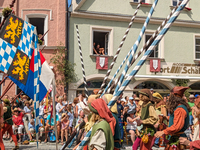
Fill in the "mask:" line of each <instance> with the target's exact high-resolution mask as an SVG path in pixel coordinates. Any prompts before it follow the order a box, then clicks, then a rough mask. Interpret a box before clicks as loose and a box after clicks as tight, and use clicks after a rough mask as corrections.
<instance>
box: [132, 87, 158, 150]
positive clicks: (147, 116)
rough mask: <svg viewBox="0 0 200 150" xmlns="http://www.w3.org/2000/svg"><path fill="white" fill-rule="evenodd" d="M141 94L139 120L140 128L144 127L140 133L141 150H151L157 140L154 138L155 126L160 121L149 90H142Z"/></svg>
mask: <svg viewBox="0 0 200 150" xmlns="http://www.w3.org/2000/svg"><path fill="white" fill-rule="evenodd" d="M139 93H140V100H142V101H143V104H142V109H141V116H140V119H138V120H137V124H138V126H140V125H142V126H143V128H142V130H141V132H140V137H141V138H142V140H141V142H140V150H150V149H151V147H152V146H153V144H154V140H155V138H154V136H153V135H154V133H155V132H156V130H155V128H154V125H155V124H156V122H157V121H158V117H157V114H156V111H155V108H154V105H153V103H154V102H153V97H152V94H151V91H150V90H149V89H142V90H141V91H139ZM134 144H135V143H134Z"/></svg>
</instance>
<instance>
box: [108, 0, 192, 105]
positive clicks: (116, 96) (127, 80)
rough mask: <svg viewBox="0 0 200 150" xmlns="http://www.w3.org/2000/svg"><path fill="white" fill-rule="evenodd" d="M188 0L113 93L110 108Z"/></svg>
mask: <svg viewBox="0 0 200 150" xmlns="http://www.w3.org/2000/svg"><path fill="white" fill-rule="evenodd" d="M188 1H189V0H184V1H183V2H182V3H181V5H180V6H179V7H178V8H177V10H176V11H175V12H174V14H173V15H172V16H171V18H170V19H169V21H168V22H167V24H166V25H165V26H164V27H163V29H162V31H161V32H160V33H159V35H158V36H157V37H156V39H155V40H154V41H153V43H152V44H151V46H150V47H149V48H148V50H147V51H146V52H145V54H144V56H143V57H142V58H141V59H140V61H139V62H138V64H137V65H136V66H135V67H134V69H133V70H132V71H131V73H130V74H129V75H128V77H127V79H126V80H125V81H124V82H123V84H122V86H121V87H120V88H119V90H118V91H117V92H116V93H115V95H114V96H113V98H112V99H111V101H110V102H109V104H108V106H109V107H111V106H113V105H114V104H115V102H116V101H117V98H118V97H119V96H120V95H121V93H122V92H123V91H124V89H125V88H126V86H127V85H128V84H129V83H130V81H131V79H132V78H133V77H134V76H135V75H136V74H137V72H138V71H139V69H140V68H141V67H142V65H143V64H144V62H145V61H146V59H147V57H148V56H149V55H150V54H151V53H152V52H153V50H154V48H155V47H156V46H157V45H158V44H159V42H160V41H161V39H162V38H163V36H164V35H165V34H166V33H167V31H168V30H169V28H170V27H171V25H172V23H173V22H174V21H175V20H176V19H177V17H178V16H179V14H180V12H181V10H183V8H184V7H185V6H186V4H187V3H188Z"/></svg>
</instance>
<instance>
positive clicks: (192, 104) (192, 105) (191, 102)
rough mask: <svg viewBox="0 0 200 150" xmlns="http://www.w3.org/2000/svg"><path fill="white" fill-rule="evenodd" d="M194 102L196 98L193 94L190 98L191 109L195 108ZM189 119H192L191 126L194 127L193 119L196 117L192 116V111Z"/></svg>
mask: <svg viewBox="0 0 200 150" xmlns="http://www.w3.org/2000/svg"><path fill="white" fill-rule="evenodd" d="M194 100H195V97H194V95H193V94H191V95H190V96H189V102H188V104H189V106H190V108H193V107H194ZM189 117H190V126H192V125H193V119H194V117H193V115H192V111H191V112H189Z"/></svg>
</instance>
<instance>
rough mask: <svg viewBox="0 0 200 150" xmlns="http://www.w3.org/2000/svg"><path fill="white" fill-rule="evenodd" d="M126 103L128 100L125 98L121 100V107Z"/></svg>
mask: <svg viewBox="0 0 200 150" xmlns="http://www.w3.org/2000/svg"><path fill="white" fill-rule="evenodd" d="M125 103H126V100H125V99H124V98H122V99H121V105H122V106H123V107H124V106H125Z"/></svg>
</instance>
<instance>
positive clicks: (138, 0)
mask: <svg viewBox="0 0 200 150" xmlns="http://www.w3.org/2000/svg"><path fill="white" fill-rule="evenodd" d="M133 2H135V3H139V2H140V0H133ZM142 2H143V3H145V0H142Z"/></svg>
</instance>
